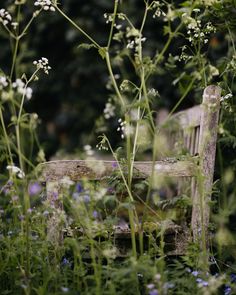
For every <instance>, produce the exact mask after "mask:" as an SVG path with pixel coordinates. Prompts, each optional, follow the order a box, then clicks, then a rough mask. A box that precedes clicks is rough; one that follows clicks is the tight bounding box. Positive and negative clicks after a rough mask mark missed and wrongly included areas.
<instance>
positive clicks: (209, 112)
mask: <svg viewBox="0 0 236 295" xmlns="http://www.w3.org/2000/svg"><path fill="white" fill-rule="evenodd" d="M220 95H221V89H220V88H219V87H218V86H208V87H207V88H205V90H204V93H203V101H202V104H201V105H197V106H194V107H192V108H190V109H187V110H184V111H181V112H178V113H175V114H173V115H172V116H171V117H170V118H168V120H167V121H166V122H165V124H163V126H162V127H163V128H162V130H164V131H163V132H164V134H165V136H166V137H167V140H168V144H169V147H170V149H171V150H172V151H173V153H174V152H176V153H177V155H176V156H177V157H176V158H168V159H163V160H161V161H156V162H155V163H153V162H151V161H142V162H141V161H137V162H135V163H134V178H136V179H143V178H148V177H149V176H150V175H151V174H152V172H153V167H154V169H155V174H154V175H155V177H159V176H160V175H163V176H169V177H178V178H180V179H182V178H189V179H191V189H190V191H191V192H190V194H191V199H192V214H191V227H190V231H189V232H190V233H191V234H190V235H191V237H193V240H194V241H196V242H198V241H201V243H202V241H205V245H201V246H202V247H207V241H208V226H209V214H210V209H209V201H210V198H211V192H212V183H213V174H214V163H215V152H216V140H217V127H218V118H219V111H220ZM161 132H162V131H161ZM181 150H182V151H184V155H182V154H181V153H180V152H179V151H181ZM115 164H116V163H115V162H114V161H101V160H93V161H83V160H59V161H50V162H46V163H42V164H40V165H39V168H40V171H41V179H42V181H45V182H46V187H47V197H48V198H49V199H52V194H53V193H54V192H55V191H57V190H58V191H59V190H60V182H61V180H62V179H63V178H64V177H65V176H66V177H68V178H69V179H70V180H72V181H75V182H78V181H80V180H81V179H83V178H86V179H89V180H99V179H101V178H104V177H109V176H110V175H111V174H112V173H114V172H115V171H116V170H118V168H117V166H116V165H115ZM124 173H125V171H124ZM181 183H182V182H181V180H180V181H179V184H180V189H181ZM55 206H57V207H60V204H55ZM51 226H52V227H54V229H55V224H53V222H52V224H51ZM49 232H50V230H49ZM202 237H204V239H202ZM180 239H182V240H183V235H182V236H181V238H180ZM184 239H185V241H187V240H188V238H186V237H185V236H184ZM181 247H182V248H181ZM181 247H180V250H178V251H179V253H180V252H181V249H182V250H183V245H181ZM178 251H176V252H175V253H177V252H178Z"/></svg>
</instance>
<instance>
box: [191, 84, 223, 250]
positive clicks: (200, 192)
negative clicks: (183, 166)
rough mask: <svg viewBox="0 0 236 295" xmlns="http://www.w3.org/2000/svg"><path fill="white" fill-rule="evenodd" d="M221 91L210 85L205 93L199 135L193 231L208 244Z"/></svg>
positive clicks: (196, 237)
mask: <svg viewBox="0 0 236 295" xmlns="http://www.w3.org/2000/svg"><path fill="white" fill-rule="evenodd" d="M220 95H221V88H220V87H218V86H208V87H207V88H205V90H204V93H203V102H202V113H201V121H200V135H199V149H198V150H199V156H200V163H199V165H200V166H199V175H198V176H197V185H196V190H195V192H194V194H193V211H192V231H193V238H194V241H195V242H200V241H201V246H202V248H205V249H206V248H207V245H208V238H209V237H208V227H209V215H210V207H209V201H210V199H211V193H212V183H213V175H214V165H215V153H216V140H217V129H218V119H219V111H220Z"/></svg>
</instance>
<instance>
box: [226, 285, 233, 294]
mask: <svg viewBox="0 0 236 295" xmlns="http://www.w3.org/2000/svg"><path fill="white" fill-rule="evenodd" d="M230 294H231V288H230V286H228V285H225V288H224V295H230Z"/></svg>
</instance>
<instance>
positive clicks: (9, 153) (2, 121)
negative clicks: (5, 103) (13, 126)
mask: <svg viewBox="0 0 236 295" xmlns="http://www.w3.org/2000/svg"><path fill="white" fill-rule="evenodd" d="M0 121H1V124H2V129H3V134H4V138H5V141H6V145H7V151H8V155H9V159H10V164H11V165H13V157H12V152H11V148H10V143H9V138H8V135H7V131H6V126H5V122H4V118H3V113H2V108H1V106H0Z"/></svg>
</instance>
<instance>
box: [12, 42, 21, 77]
mask: <svg viewBox="0 0 236 295" xmlns="http://www.w3.org/2000/svg"><path fill="white" fill-rule="evenodd" d="M15 40H16V42H15V47H14V52H13V59H12V65H11V72H10V80H12V77H13V73H14V69H15V65H16V58H17V51H18V48H19V41H20V39H19V37H16V38H15Z"/></svg>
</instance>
